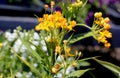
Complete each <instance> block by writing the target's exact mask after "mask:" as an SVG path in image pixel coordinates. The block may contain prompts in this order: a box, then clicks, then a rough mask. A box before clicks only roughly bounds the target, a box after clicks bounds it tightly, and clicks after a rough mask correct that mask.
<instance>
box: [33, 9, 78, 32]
mask: <svg viewBox="0 0 120 78" xmlns="http://www.w3.org/2000/svg"><path fill="white" fill-rule="evenodd" d="M38 21H39V22H40V23H39V24H38V25H37V26H36V27H35V29H36V30H37V31H39V30H46V31H53V29H56V28H62V29H66V30H73V27H74V26H75V25H76V21H70V22H69V23H68V22H67V20H66V18H64V17H63V15H62V14H61V12H59V11H55V12H54V13H53V14H50V15H48V14H44V15H43V18H38Z"/></svg>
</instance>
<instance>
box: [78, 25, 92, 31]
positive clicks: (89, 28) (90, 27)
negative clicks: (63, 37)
mask: <svg viewBox="0 0 120 78" xmlns="http://www.w3.org/2000/svg"><path fill="white" fill-rule="evenodd" d="M77 25H78V26H84V27H86V28H88V29H90V30H91V27H90V26H88V25H86V24H77Z"/></svg>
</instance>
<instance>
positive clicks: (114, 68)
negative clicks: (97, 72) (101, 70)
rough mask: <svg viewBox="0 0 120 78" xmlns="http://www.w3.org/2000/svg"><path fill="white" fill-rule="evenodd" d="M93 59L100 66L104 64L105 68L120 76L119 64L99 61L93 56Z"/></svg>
mask: <svg viewBox="0 0 120 78" xmlns="http://www.w3.org/2000/svg"><path fill="white" fill-rule="evenodd" d="M94 60H95V61H96V62H98V63H99V64H101V65H102V66H104V67H105V68H107V69H109V70H111V71H112V72H113V73H114V74H115V75H116V76H118V77H120V67H119V66H117V65H115V64H112V63H110V62H106V61H101V60H98V59H95V58H94Z"/></svg>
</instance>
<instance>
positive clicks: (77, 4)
mask: <svg viewBox="0 0 120 78" xmlns="http://www.w3.org/2000/svg"><path fill="white" fill-rule="evenodd" d="M82 5H83V2H82V1H80V0H77V1H76V2H74V3H72V4H70V5H69V6H68V7H67V8H68V10H69V11H70V12H72V10H73V9H74V8H75V7H78V8H79V7H81V6H82Z"/></svg>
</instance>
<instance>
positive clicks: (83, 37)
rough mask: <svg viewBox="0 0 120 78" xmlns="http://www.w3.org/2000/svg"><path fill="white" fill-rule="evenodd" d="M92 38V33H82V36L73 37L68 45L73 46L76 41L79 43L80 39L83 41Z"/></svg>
mask: <svg viewBox="0 0 120 78" xmlns="http://www.w3.org/2000/svg"><path fill="white" fill-rule="evenodd" d="M90 36H92V32H87V33H82V34H78V35H75V36H74V37H73V38H72V39H71V40H70V42H69V43H70V44H73V43H75V42H77V41H80V40H82V39H85V38H87V37H90Z"/></svg>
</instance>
